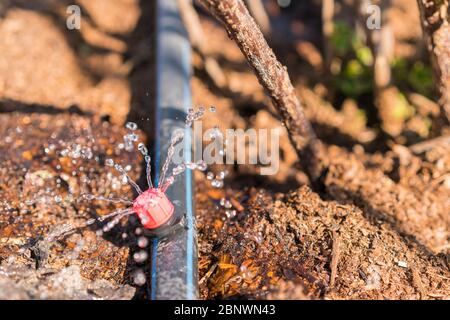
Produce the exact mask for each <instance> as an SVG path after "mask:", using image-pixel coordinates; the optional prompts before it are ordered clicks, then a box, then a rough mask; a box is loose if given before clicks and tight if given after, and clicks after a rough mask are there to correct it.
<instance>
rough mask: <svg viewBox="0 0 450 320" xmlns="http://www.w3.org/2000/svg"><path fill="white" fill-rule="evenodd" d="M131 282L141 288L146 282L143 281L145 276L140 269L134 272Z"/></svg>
mask: <svg viewBox="0 0 450 320" xmlns="http://www.w3.org/2000/svg"><path fill="white" fill-rule="evenodd" d="M133 282H134V283H135V284H136V285H138V286H143V285H144V284H145V283H146V282H147V280H146V279H145V274H144V272H143V271H142V270H141V269H139V270H136V271H135V272H134V274H133Z"/></svg>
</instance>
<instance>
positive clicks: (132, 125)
mask: <svg viewBox="0 0 450 320" xmlns="http://www.w3.org/2000/svg"><path fill="white" fill-rule="evenodd" d="M125 127H126V128H127V129H130V130H133V131H134V130H137V128H138V126H137V124H136V123H134V122H127V124H126V125H125Z"/></svg>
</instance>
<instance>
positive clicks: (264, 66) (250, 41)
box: [199, 0, 325, 186]
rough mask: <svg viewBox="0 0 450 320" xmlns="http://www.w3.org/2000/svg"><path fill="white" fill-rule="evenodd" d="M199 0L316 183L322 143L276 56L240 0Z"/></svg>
mask: <svg viewBox="0 0 450 320" xmlns="http://www.w3.org/2000/svg"><path fill="white" fill-rule="evenodd" d="M199 2H200V3H201V4H202V5H203V6H204V7H205V8H206V9H207V10H209V12H211V13H212V14H213V15H214V16H215V17H216V18H217V19H218V20H219V21H221V22H222V23H223V24H224V26H225V28H226V30H227V32H228V35H229V36H230V38H231V39H233V40H234V41H235V42H236V43H237V45H238V46H239V48H240V49H241V51H242V53H243V54H244V56H245V57H246V59H247V61H248V63H249V64H250V66H251V67H252V68H253V69H254V71H255V73H256V76H257V77H258V80H259V82H260V83H261V85H262V86H263V87H264V88H265V89H266V91H267V93H268V95H269V96H270V97H271V99H272V102H273V104H274V106H275V107H276V109H277V110H278V112H279V114H280V115H281V118H282V121H283V123H284V125H285V126H286V128H287V130H288V132H289V137H290V139H291V141H292V143H293V145H294V148H295V149H296V151H297V153H298V155H299V158H300V161H301V163H302V165H303V167H304V168H305V170H306V173H307V174H308V176H309V178H310V180H311V182H312V183H313V185H315V186H318V182H319V181H318V180H319V178H320V177H321V175H322V174H323V172H324V168H325V164H324V160H325V157H324V156H323V146H322V144H321V142H320V141H319V140H318V139H317V137H316V135H315V133H314V131H313V129H312V127H311V124H310V123H309V121H308V119H307V118H306V116H305V114H304V111H303V106H302V105H301V103H300V100H299V99H298V97H297V96H296V94H295V91H294V87H293V86H292V83H291V81H290V79H289V75H288V72H287V70H286V67H284V66H283V65H282V64H281V63H280V62H279V61H278V60H277V58H276V57H275V54H274V53H273V51H272V49H271V48H270V47H269V45H268V44H267V42H266V40H265V39H264V36H263V34H262V33H261V30H260V29H259V27H258V25H257V24H256V22H255V21H254V20H253V18H252V17H251V15H250V13H249V12H248V10H247V8H246V6H245V4H244V3H243V1H242V0H228V1H221V0H199Z"/></svg>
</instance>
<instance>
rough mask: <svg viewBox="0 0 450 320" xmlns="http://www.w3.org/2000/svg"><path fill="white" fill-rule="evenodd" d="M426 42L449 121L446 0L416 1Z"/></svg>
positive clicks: (449, 48) (449, 38) (449, 36)
mask: <svg viewBox="0 0 450 320" xmlns="http://www.w3.org/2000/svg"><path fill="white" fill-rule="evenodd" d="M417 3H418V4H419V9H420V15H421V20H422V28H423V30H424V32H425V35H426V37H427V42H428V50H429V52H430V56H431V60H432V64H433V69H434V73H435V77H436V80H437V82H438V86H439V87H438V89H439V91H440V94H441V100H440V104H441V105H442V107H443V109H444V112H445V114H446V116H447V120H448V121H450V25H449V2H448V0H417Z"/></svg>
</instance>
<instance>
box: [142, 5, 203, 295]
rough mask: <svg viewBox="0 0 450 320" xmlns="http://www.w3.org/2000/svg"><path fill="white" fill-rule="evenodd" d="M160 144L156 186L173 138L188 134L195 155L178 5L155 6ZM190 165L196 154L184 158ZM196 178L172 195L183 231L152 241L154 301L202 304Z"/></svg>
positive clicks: (180, 181) (186, 46)
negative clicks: (181, 132) (181, 131)
mask: <svg viewBox="0 0 450 320" xmlns="http://www.w3.org/2000/svg"><path fill="white" fill-rule="evenodd" d="M155 12H156V114H155V117H156V121H155V123H156V142H155V149H154V161H155V162H154V163H155V168H156V169H157V170H155V171H154V172H156V174H155V177H154V180H155V183H156V184H158V180H159V178H160V177H159V176H158V172H160V169H161V167H162V163H163V162H164V160H165V159H164V155H166V154H167V148H168V146H169V144H170V139H171V135H172V133H173V132H174V131H175V130H177V129H184V130H185V134H184V140H183V141H184V143H185V146H186V148H185V150H191V148H190V144H191V143H190V142H191V141H190V140H191V132H190V130H189V129H188V128H186V126H185V119H186V114H187V111H188V109H189V108H190V107H191V92H190V83H189V82H190V76H191V64H190V62H191V61H190V59H191V47H190V43H189V40H188V35H187V32H186V30H185V28H184V25H183V23H182V21H181V18H180V14H179V8H178V1H177V0H157V1H156V10H155ZM183 156H184V157H185V159H184V160H185V161H186V162H190V160H191V154H190V153H189V152H184V155H183ZM192 180H193V177H192V172H191V171H190V170H186V171H185V172H184V173H183V174H180V175H179V176H178V178H177V180H176V181H175V182H174V184H173V185H172V186H171V188H169V190H168V191H167V196H168V197H169V199H171V200H172V201H173V202H174V205H175V217H176V218H178V219H181V221H182V224H183V226H184V227H183V228H178V229H177V230H176V232H174V233H173V234H171V235H168V236H167V235H166V236H164V237H160V238H153V240H152V245H151V255H150V256H151V279H150V298H151V299H152V300H160V299H197V298H198V275H197V272H198V271H197V237H196V229H195V207H194V200H193V197H194V193H193V181H192Z"/></svg>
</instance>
